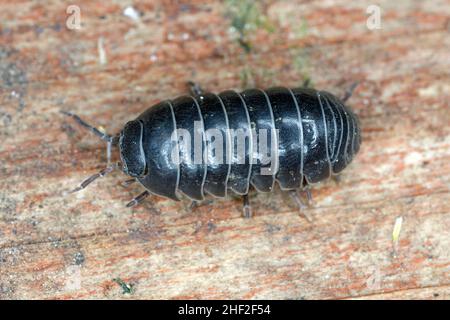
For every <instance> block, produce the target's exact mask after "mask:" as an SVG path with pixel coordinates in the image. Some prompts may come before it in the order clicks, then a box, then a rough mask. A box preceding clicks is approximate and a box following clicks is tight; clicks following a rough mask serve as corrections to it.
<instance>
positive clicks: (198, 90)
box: [187, 81, 205, 97]
mask: <svg viewBox="0 0 450 320" xmlns="http://www.w3.org/2000/svg"><path fill="white" fill-rule="evenodd" d="M187 86H188V88H189V93H190V94H191V95H193V96H194V97H200V96H201V95H203V94H204V93H205V90H203V89H202V87H201V86H200V85H199V84H198V83H196V82H193V81H188V82H187Z"/></svg>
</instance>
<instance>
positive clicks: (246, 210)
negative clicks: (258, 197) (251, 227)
mask: <svg viewBox="0 0 450 320" xmlns="http://www.w3.org/2000/svg"><path fill="white" fill-rule="evenodd" d="M242 202H243V206H242V212H243V214H244V218H247V219H248V218H251V217H252V207H251V206H250V200H249V198H248V194H244V195H243V196H242Z"/></svg>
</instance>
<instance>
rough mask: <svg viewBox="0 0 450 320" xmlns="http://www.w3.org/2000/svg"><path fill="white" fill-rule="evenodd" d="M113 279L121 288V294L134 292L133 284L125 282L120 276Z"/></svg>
mask: <svg viewBox="0 0 450 320" xmlns="http://www.w3.org/2000/svg"><path fill="white" fill-rule="evenodd" d="M113 281H114V282H115V283H117V284H118V285H119V286H120V287H121V288H122V294H133V293H134V291H135V290H134V284H132V283H126V282H125V281H123V280H122V279H120V278H114V279H113Z"/></svg>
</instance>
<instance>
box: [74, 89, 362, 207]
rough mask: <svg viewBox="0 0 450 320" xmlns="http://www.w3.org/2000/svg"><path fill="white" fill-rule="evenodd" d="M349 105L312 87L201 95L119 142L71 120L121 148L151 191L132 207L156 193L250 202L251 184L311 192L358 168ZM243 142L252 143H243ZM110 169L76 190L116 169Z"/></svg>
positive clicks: (151, 115)
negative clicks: (350, 168) (237, 197)
mask: <svg viewBox="0 0 450 320" xmlns="http://www.w3.org/2000/svg"><path fill="white" fill-rule="evenodd" d="M197 89H198V87H197ZM345 100H346V98H344V99H338V98H337V97H335V96H334V95H332V94H330V93H328V92H326V91H318V90H315V89H311V88H294V89H289V88H285V87H275V88H269V89H266V90H261V89H248V90H244V91H242V92H240V93H238V92H236V91H231V90H228V91H224V92H221V93H219V94H213V93H208V92H202V91H199V90H197V91H195V92H193V94H192V95H191V96H187V95H186V96H181V97H178V98H176V99H174V100H165V101H162V102H160V103H158V104H156V105H154V106H152V107H150V108H148V109H147V110H146V111H145V112H144V113H142V114H141V115H140V116H138V117H137V118H136V119H135V120H133V121H130V122H128V123H127V124H126V125H125V127H124V129H123V130H122V131H121V133H120V134H119V135H118V136H109V135H106V134H103V133H101V132H99V131H98V130H97V129H95V128H93V127H91V126H89V125H87V124H86V123H85V122H83V121H82V120H81V119H80V118H78V117H77V116H75V115H73V114H69V115H71V116H73V117H75V119H77V121H78V122H79V123H81V124H83V125H84V126H86V127H88V128H90V129H91V130H92V131H94V133H96V134H97V135H99V136H101V137H102V138H103V139H104V140H106V141H108V142H109V145H118V146H119V149H120V157H121V165H120V167H121V169H122V171H123V172H124V173H126V174H127V175H129V176H131V177H133V178H135V179H136V180H137V181H139V182H140V183H141V184H142V185H143V186H144V187H145V189H146V191H145V192H143V193H142V194H141V195H139V196H138V197H137V198H135V199H134V200H133V201H132V202H130V203H129V204H128V205H129V206H131V205H134V204H136V203H138V202H139V201H141V200H142V199H144V198H145V197H146V196H147V195H149V194H156V195H159V196H163V197H167V198H170V199H173V200H179V199H180V196H181V194H183V195H185V196H187V197H188V198H190V199H192V200H195V201H201V200H203V199H204V197H205V195H206V194H211V195H213V196H215V197H225V196H226V195H227V192H228V191H230V190H231V191H232V192H233V193H235V194H238V195H243V196H244V201H246V203H248V198H247V194H248V192H249V188H250V186H251V185H252V186H253V187H254V188H255V189H256V190H257V191H259V192H270V191H272V190H273V188H274V183H275V181H276V182H278V184H279V185H280V188H281V189H282V190H297V189H303V188H304V187H305V186H306V185H310V184H314V183H317V182H320V181H323V180H325V179H327V178H329V177H330V176H332V175H336V174H338V173H340V172H341V171H342V170H343V169H344V168H345V167H346V166H347V165H348V164H349V163H350V162H351V161H352V159H353V157H354V156H355V155H356V153H357V152H358V150H359V147H360V144H361V135H360V127H359V124H358V120H357V117H356V116H355V114H354V113H352V111H351V110H350V109H349V108H348V107H346V106H345V105H344V102H345ZM66 114H68V113H66ZM95 130H97V131H98V132H95ZM211 132H213V133H214V134H211ZM261 133H268V137H265V138H264V137H263V135H261ZM239 137H244V139H243V140H241V141H240V142H241V144H239V141H238V139H239ZM219 140H220V141H219ZM214 142H215V144H214ZM218 142H219V143H218ZM263 142H264V144H263ZM262 146H265V148H262ZM218 147H219V148H220V147H222V151H221V152H218ZM263 149H264V150H263ZM199 152H200V153H199ZM263 153H264V154H263ZM218 154H220V156H217V155H218ZM262 159H266V160H267V159H269V160H270V161H263V160H262ZM113 167H114V165H112V166H109V167H108V168H113ZM108 168H107V169H108ZM105 170H106V169H105ZM105 170H104V172H103V174H102V173H100V174H97V175H96V176H95V177H91V178H90V179H88V180H86V181H85V182H83V184H82V185H81V186H80V187H79V188H77V189H76V190H79V189H81V188H84V187H85V186H86V185H87V184H89V183H90V182H92V181H93V180H94V179H95V178H97V177H98V176H102V175H104V174H105V173H107V172H109V171H111V170H112V169H110V170H106V171H105Z"/></svg>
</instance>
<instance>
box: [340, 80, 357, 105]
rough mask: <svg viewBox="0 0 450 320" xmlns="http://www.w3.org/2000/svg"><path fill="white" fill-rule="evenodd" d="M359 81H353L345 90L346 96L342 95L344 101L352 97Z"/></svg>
mask: <svg viewBox="0 0 450 320" xmlns="http://www.w3.org/2000/svg"><path fill="white" fill-rule="evenodd" d="M358 84H359V82H353V83H352V85H351V86H350V87H349V88H348V89H347V90H345V93H344V96H343V97H342V99H341V100H342V102H344V103H345V102H346V101H347V100H348V99H350V97H351V96H352V95H353V91H355V88H356V87H357V86H358Z"/></svg>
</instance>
